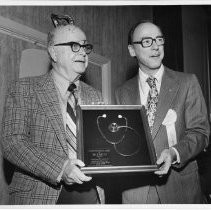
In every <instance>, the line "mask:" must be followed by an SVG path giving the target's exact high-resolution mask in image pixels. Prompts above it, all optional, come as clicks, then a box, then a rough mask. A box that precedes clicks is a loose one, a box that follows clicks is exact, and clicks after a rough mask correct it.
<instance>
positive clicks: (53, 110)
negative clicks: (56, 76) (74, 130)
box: [34, 73, 68, 154]
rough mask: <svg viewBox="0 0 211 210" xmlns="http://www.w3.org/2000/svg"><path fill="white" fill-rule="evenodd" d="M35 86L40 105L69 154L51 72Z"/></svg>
mask: <svg viewBox="0 0 211 210" xmlns="http://www.w3.org/2000/svg"><path fill="white" fill-rule="evenodd" d="M34 87H35V92H36V94H37V97H38V99H39V101H40V105H41V106H42V108H43V110H44V112H45V114H46V116H47V117H48V118H49V122H50V123H51V125H52V127H53V129H54V131H55V133H56V135H57V137H58V140H59V142H60V144H61V146H62V148H63V149H64V151H65V152H66V154H68V148H67V144H66V140H65V139H66V133H65V128H64V123H63V117H62V113H61V109H60V105H59V99H58V96H57V94H56V88H55V86H54V82H53V79H52V77H51V74H50V73H48V74H46V75H44V76H43V77H42V79H40V80H39V81H38V82H37V83H36V84H35V86H34Z"/></svg>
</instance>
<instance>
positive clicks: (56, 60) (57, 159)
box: [2, 24, 103, 204]
mask: <svg viewBox="0 0 211 210" xmlns="http://www.w3.org/2000/svg"><path fill="white" fill-rule="evenodd" d="M91 50H92V45H90V44H88V43H87V40H86V36H85V34H84V32H83V31H82V30H81V29H80V28H78V27H77V26H75V25H73V24H67V25H62V26H61V25H60V26H58V27H56V28H55V29H54V30H53V31H52V32H50V33H49V36H48V52H49V55H50V57H51V60H52V67H53V68H52V69H51V71H50V72H48V73H47V74H45V75H42V76H38V77H28V78H22V79H20V80H19V81H16V82H14V83H13V84H12V85H11V87H10V89H9V91H8V96H7V99H6V104H5V111H4V117H3V142H2V145H3V151H4V157H5V158H6V159H7V160H9V161H10V162H11V163H13V164H14V165H15V166H16V167H15V172H14V175H13V178H12V182H11V184H10V186H9V202H10V204H56V203H59V204H88V203H91V204H95V203H101V202H103V201H102V200H103V190H102V188H100V187H98V186H96V183H95V180H94V179H92V177H89V176H86V175H85V174H84V173H83V172H82V171H81V170H80V168H81V167H83V166H84V163H83V162H82V161H81V160H78V159H77V158H70V157H71V156H70V153H71V152H70V150H69V147H68V144H67V141H66V139H67V134H66V107H67V100H69V99H68V98H69V96H70V95H71V93H70V92H68V91H67V89H68V86H69V85H70V84H71V83H72V82H74V81H76V82H75V84H76V86H77V88H76V89H77V90H76V95H77V98H78V103H79V104H93V103H95V104H98V103H102V96H101V94H100V93H99V92H98V91H96V90H95V89H94V88H92V87H90V86H88V85H87V84H85V83H83V82H80V81H79V80H77V79H78V78H79V76H80V75H81V74H82V73H84V71H85V69H86V67H87V65H88V56H87V54H89V53H90V52H91ZM64 186H68V187H69V189H70V192H69V193H70V194H69V196H67V198H68V200H67V201H64V202H63V200H62V199H61V201H60V202H58V199H59V198H60V197H61V191H62V188H63V187H64Z"/></svg>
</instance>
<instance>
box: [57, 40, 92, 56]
mask: <svg viewBox="0 0 211 210" xmlns="http://www.w3.org/2000/svg"><path fill="white" fill-rule="evenodd" d="M54 46H70V47H71V49H72V51H73V52H79V50H80V49H81V47H83V49H84V51H85V53H86V54H89V53H91V52H92V49H93V45H92V44H80V43H78V42H66V43H60V44H55V45H54Z"/></svg>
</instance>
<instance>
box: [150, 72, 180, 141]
mask: <svg viewBox="0 0 211 210" xmlns="http://www.w3.org/2000/svg"><path fill="white" fill-rule="evenodd" d="M178 89H179V81H178V80H177V78H176V76H175V74H174V72H173V71H170V70H168V69H167V68H165V71H164V75H163V78H162V83H161V88H160V94H159V98H158V105H157V111H156V114H155V121H154V125H153V129H152V138H153V139H155V137H156V135H157V133H158V131H159V128H160V126H161V124H162V122H163V120H164V118H165V116H166V113H167V112H168V110H169V109H170V107H171V104H172V101H173V99H174V97H175V96H176V93H177V91H178Z"/></svg>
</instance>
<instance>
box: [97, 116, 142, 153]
mask: <svg viewBox="0 0 211 210" xmlns="http://www.w3.org/2000/svg"><path fill="white" fill-rule="evenodd" d="M97 128H98V130H99V132H100V134H101V136H102V138H103V139H104V140H105V141H106V142H107V143H108V144H111V145H113V147H114V150H115V151H116V153H117V154H119V155H121V156H124V157H130V156H134V155H136V154H137V153H138V152H139V151H140V148H141V144H140V138H141V136H140V134H139V133H138V132H137V130H136V129H134V128H132V127H130V126H128V119H127V117H125V116H123V115H121V114H118V115H117V116H116V117H114V116H113V115H112V114H110V115H109V114H102V115H99V116H97Z"/></svg>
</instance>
